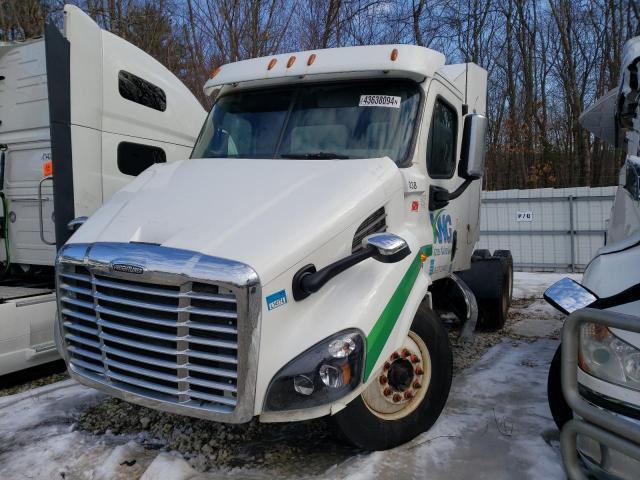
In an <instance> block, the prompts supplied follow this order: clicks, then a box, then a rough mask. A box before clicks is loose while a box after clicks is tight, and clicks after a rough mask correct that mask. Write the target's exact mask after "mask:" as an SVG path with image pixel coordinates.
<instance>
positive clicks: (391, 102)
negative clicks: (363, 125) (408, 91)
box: [358, 95, 401, 108]
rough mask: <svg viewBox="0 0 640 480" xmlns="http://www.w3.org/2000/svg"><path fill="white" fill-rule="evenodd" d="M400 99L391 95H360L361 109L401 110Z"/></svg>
mask: <svg viewBox="0 0 640 480" xmlns="http://www.w3.org/2000/svg"><path fill="white" fill-rule="evenodd" d="M400 100H401V98H400V97H394V96H391V95H360V105H358V106H360V107H387V108H400Z"/></svg>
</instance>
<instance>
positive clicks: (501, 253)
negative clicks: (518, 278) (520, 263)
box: [493, 250, 513, 306]
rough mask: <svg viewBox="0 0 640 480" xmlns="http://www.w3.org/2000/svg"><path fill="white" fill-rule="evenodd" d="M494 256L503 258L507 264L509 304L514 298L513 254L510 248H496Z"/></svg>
mask: <svg viewBox="0 0 640 480" xmlns="http://www.w3.org/2000/svg"><path fill="white" fill-rule="evenodd" d="M493 256H494V257H496V258H501V259H502V260H503V261H504V262H505V263H506V264H507V269H508V270H507V271H508V275H509V306H511V301H512V300H513V256H511V251H510V250H495V251H494V252H493Z"/></svg>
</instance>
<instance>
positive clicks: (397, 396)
mask: <svg viewBox="0 0 640 480" xmlns="http://www.w3.org/2000/svg"><path fill="white" fill-rule="evenodd" d="M400 400H402V397H401V396H400V394H399V393H396V394H395V395H394V396H393V401H394V402H399V401H400Z"/></svg>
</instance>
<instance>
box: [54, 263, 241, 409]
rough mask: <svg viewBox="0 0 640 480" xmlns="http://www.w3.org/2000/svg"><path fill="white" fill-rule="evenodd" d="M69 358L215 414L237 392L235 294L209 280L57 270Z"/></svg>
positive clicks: (94, 375)
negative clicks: (174, 281)
mask: <svg viewBox="0 0 640 480" xmlns="http://www.w3.org/2000/svg"><path fill="white" fill-rule="evenodd" d="M58 275H59V278H58V288H59V296H60V298H59V302H60V306H61V311H60V313H61V319H62V327H63V328H62V330H61V333H62V335H63V337H64V341H65V347H66V350H67V352H68V355H69V362H70V364H71V365H72V366H73V368H74V369H75V370H76V371H77V372H78V373H80V374H81V375H83V376H86V377H88V378H90V379H93V380H97V381H99V382H101V383H106V384H109V385H112V386H115V387H117V388H120V389H122V390H125V391H129V392H132V393H135V394H138V395H142V396H146V397H151V398H154V399H158V400H163V401H166V402H171V403H177V404H180V405H181V406H185V407H196V408H198V409H205V410H210V411H214V412H219V413H227V412H231V411H233V410H234V408H235V407H236V403H237V392H238V369H237V366H238V309H237V302H236V297H235V295H234V294H233V293H230V291H225V290H224V288H222V287H219V286H217V285H215V284H209V283H198V282H195V281H186V282H185V283H182V284H180V285H157V284H150V283H143V282H136V281H129V280H123V279H120V278H113V277H108V276H102V275H100V274H98V273H93V272H91V271H90V270H89V269H88V268H86V267H84V266H79V265H73V264H69V265H63V264H61V265H60V266H59V270H58Z"/></svg>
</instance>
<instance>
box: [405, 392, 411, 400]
mask: <svg viewBox="0 0 640 480" xmlns="http://www.w3.org/2000/svg"><path fill="white" fill-rule="evenodd" d="M404 398H406V399H407V400H409V399H410V398H413V392H412V391H411V390H407V391H406V392H404Z"/></svg>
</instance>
